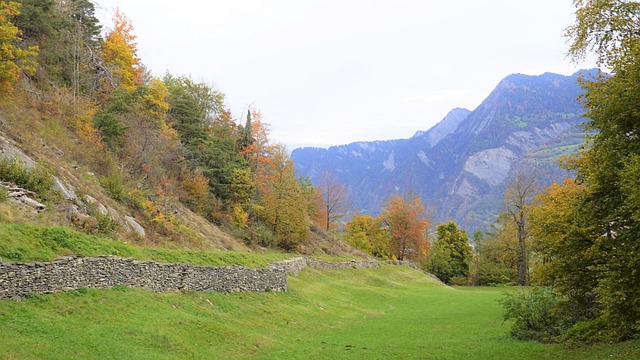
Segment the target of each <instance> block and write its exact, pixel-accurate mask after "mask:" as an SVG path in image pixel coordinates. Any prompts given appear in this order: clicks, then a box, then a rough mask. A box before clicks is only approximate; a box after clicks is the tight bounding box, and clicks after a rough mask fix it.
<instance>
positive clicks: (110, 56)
mask: <svg viewBox="0 0 640 360" xmlns="http://www.w3.org/2000/svg"><path fill="white" fill-rule="evenodd" d="M113 25H114V28H113V30H111V31H110V32H109V33H108V34H107V37H106V39H105V40H104V43H103V44H102V60H104V62H105V64H106V65H107V67H108V68H109V69H110V73H111V79H110V80H112V81H113V82H112V83H111V82H109V81H105V84H104V90H105V91H106V92H107V93H110V92H112V91H113V90H114V88H115V87H122V88H123V89H126V90H134V89H135V88H136V87H138V86H140V85H142V72H143V69H142V67H141V64H140V58H139V57H138V49H137V44H136V43H135V39H136V36H135V35H133V25H132V24H131V21H130V20H129V19H128V18H127V17H126V16H125V15H124V14H123V13H122V12H121V11H120V10H119V9H117V10H116V13H115V14H114V15H113Z"/></svg>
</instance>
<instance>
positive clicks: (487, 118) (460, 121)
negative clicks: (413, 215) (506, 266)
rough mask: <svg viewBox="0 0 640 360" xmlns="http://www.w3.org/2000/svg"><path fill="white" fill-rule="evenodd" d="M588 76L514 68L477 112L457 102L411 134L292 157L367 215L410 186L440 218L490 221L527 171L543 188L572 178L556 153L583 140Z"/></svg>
mask: <svg viewBox="0 0 640 360" xmlns="http://www.w3.org/2000/svg"><path fill="white" fill-rule="evenodd" d="M581 74H583V75H587V76H588V75H589V74H590V73H589V72H588V71H583V72H578V73H575V74H573V75H571V76H563V75H558V74H552V73H545V74H542V75H538V76H528V75H522V74H513V75H509V76H507V77H506V78H504V79H503V80H502V81H500V83H499V84H498V85H497V86H496V88H495V89H494V90H493V91H492V92H491V93H490V94H489V96H487V98H486V99H485V100H484V101H483V102H482V103H481V104H480V106H478V107H477V108H476V109H475V110H473V111H469V110H465V109H454V110H452V111H451V112H450V113H449V114H448V115H447V116H446V117H445V118H444V119H442V121H440V122H439V123H438V124H437V125H435V126H434V127H432V128H431V129H429V130H428V131H418V132H416V134H415V135H414V136H413V137H411V138H409V139H400V140H390V141H374V142H355V143H352V144H348V145H341V146H333V147H330V148H328V149H321V148H299V149H295V150H294V151H293V152H292V155H291V156H292V159H293V160H294V162H295V164H296V171H297V173H298V175H306V176H309V177H310V178H311V180H316V176H318V175H319V174H320V173H321V172H323V171H324V170H329V171H330V172H331V173H333V174H334V176H336V177H337V178H338V179H339V180H340V181H342V183H343V184H345V185H346V186H347V187H348V188H349V189H350V191H351V196H352V200H353V203H354V204H355V207H356V209H357V210H359V211H361V212H363V213H371V214H376V213H378V212H379V211H380V208H381V206H382V205H383V203H384V202H385V201H386V199H388V198H389V197H390V195H391V194H394V193H399V194H404V193H407V192H411V193H415V194H417V195H420V196H421V197H422V199H423V201H424V202H425V203H427V204H428V206H429V207H430V208H432V210H433V214H432V221H433V222H434V223H438V222H441V221H445V220H448V219H454V220H455V221H456V222H458V223H459V224H461V226H463V227H464V228H466V229H467V230H473V229H478V228H484V227H486V226H487V225H489V224H491V223H493V222H494V221H495V219H496V216H497V215H498V214H499V212H500V207H501V202H502V197H503V194H504V190H505V187H506V184H507V183H508V180H509V179H510V178H511V177H512V176H513V175H514V174H515V172H517V171H518V169H524V170H526V171H530V172H536V173H539V174H540V182H541V184H540V185H541V186H548V185H549V184H550V183H551V182H552V181H561V180H562V179H563V178H564V177H566V176H567V172H566V171H565V170H562V169H560V168H559V167H558V165H557V161H556V160H557V158H558V156H560V155H566V154H571V153H575V152H576V151H578V149H579V147H580V146H581V145H582V144H583V143H584V134H583V129H582V127H581V126H579V125H580V124H582V123H583V122H584V118H583V117H582V114H583V109H582V106H581V104H580V103H579V102H578V100H577V99H578V97H579V96H580V94H581V93H582V88H581V87H580V85H579V84H578V77H579V76H580V75H581Z"/></svg>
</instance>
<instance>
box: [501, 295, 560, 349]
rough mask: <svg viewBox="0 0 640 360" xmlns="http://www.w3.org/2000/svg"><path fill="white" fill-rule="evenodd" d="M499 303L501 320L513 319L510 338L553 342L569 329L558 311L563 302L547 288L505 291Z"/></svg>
mask: <svg viewBox="0 0 640 360" xmlns="http://www.w3.org/2000/svg"><path fill="white" fill-rule="evenodd" d="M500 302H501V303H502V306H503V307H504V309H505V314H504V319H505V320H511V319H513V320H515V321H514V323H513V325H512V327H511V336H513V337H515V338H517V339H521V340H536V341H541V342H557V341H559V340H560V336H561V335H562V333H563V332H564V331H565V330H566V329H567V328H568V327H569V322H568V321H566V320H567V318H568V317H567V316H566V315H565V313H564V311H563V310H562V309H563V308H565V307H564V306H563V303H564V302H565V300H564V299H563V298H561V297H559V296H558V295H557V294H556V293H555V292H554V291H553V290H552V289H551V288H547V287H539V288H533V289H530V290H528V289H522V290H518V291H514V292H509V293H506V294H505V297H504V298H503V299H502V300H501V301H500Z"/></svg>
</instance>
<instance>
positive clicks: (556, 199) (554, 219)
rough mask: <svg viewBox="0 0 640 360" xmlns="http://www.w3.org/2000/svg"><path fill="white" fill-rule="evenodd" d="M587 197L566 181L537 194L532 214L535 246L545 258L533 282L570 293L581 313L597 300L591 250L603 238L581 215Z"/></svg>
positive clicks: (535, 273) (583, 187)
mask: <svg viewBox="0 0 640 360" xmlns="http://www.w3.org/2000/svg"><path fill="white" fill-rule="evenodd" d="M586 195H587V188H586V187H585V186H583V185H579V184H577V183H576V182H575V180H573V179H569V178H567V179H566V180H565V181H564V183H563V184H558V183H553V184H552V185H551V186H550V187H549V188H547V189H546V190H545V191H544V192H543V193H541V194H539V195H537V196H536V198H535V201H534V203H533V205H532V206H531V211H530V219H531V221H530V222H531V234H532V235H533V237H534V239H535V243H534V246H535V247H536V251H537V252H538V253H539V254H540V255H541V257H542V261H541V264H539V265H538V267H537V268H536V269H535V271H534V277H533V278H534V280H535V281H536V283H537V284H540V285H546V286H554V287H555V288H556V290H558V291H561V292H562V293H566V294H568V295H569V296H570V297H571V300H572V301H574V304H576V305H577V306H576V305H574V309H577V308H579V309H580V311H581V312H584V311H586V310H587V309H588V308H589V306H590V304H592V303H593V302H594V301H595V293H594V289H596V288H597V279H596V277H595V276H594V275H595V274H594V273H593V272H592V271H590V270H589V268H590V267H591V265H592V263H593V262H594V260H595V259H594V255H595V254H594V255H591V254H590V253H589V249H590V248H591V247H592V246H594V243H595V241H596V240H597V238H598V237H599V236H600V234H598V233H597V230H596V228H595V227H594V226H592V225H590V224H589V222H588V221H587V220H588V219H587V218H586V217H585V215H586V214H584V213H582V212H581V209H580V204H581V203H582V202H583V201H584V199H585V197H586ZM582 316H584V314H582Z"/></svg>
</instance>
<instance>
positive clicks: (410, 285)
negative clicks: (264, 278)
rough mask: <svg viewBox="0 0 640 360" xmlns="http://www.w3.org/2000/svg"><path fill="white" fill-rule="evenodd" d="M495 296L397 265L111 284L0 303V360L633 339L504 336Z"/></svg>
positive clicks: (295, 353) (460, 352)
mask: <svg viewBox="0 0 640 360" xmlns="http://www.w3.org/2000/svg"><path fill="white" fill-rule="evenodd" d="M502 291H503V290H502V289H496V288H471V289H466V288H465V289H452V288H448V287H444V286H441V285H438V284H436V283H434V282H433V280H431V279H430V278H428V277H426V276H424V275H423V274H422V273H420V272H417V271H414V270H411V269H408V268H404V267H398V266H383V267H381V268H380V269H376V270H345V271H331V270H307V271H305V272H303V273H302V274H301V276H300V277H298V278H291V279H290V291H289V292H287V293H250V294H242V293H231V294H228V293H198V292H186V293H184V294H181V293H164V294H155V293H151V292H149V291H145V290H133V289H128V288H124V287H116V288H112V289H108V290H92V289H89V290H81V291H71V292H67V293H58V294H54V295H40V296H34V297H31V298H27V299H25V300H23V301H20V302H16V301H13V300H3V301H0V323H2V324H3V326H2V327H0V354H3V355H2V356H1V357H4V358H8V359H14V358H15V359H40V358H47V359H68V358H87V359H101V358H128V359H185V358H187V359H211V358H215V359H386V358H389V359H393V358H401V359H470V358H473V359H514V358H517V359H602V358H638V356H640V342H639V341H634V342H628V343H624V344H620V345H615V346H610V345H599V346H591V347H585V348H578V349H566V348H563V347H561V346H558V345H544V344H539V343H535V342H525V341H518V340H514V339H512V338H510V337H509V336H508V324H505V323H504V322H503V321H502V310H501V306H500V304H499V303H498V302H497V299H499V298H501V296H502V295H501V292H502Z"/></svg>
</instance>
